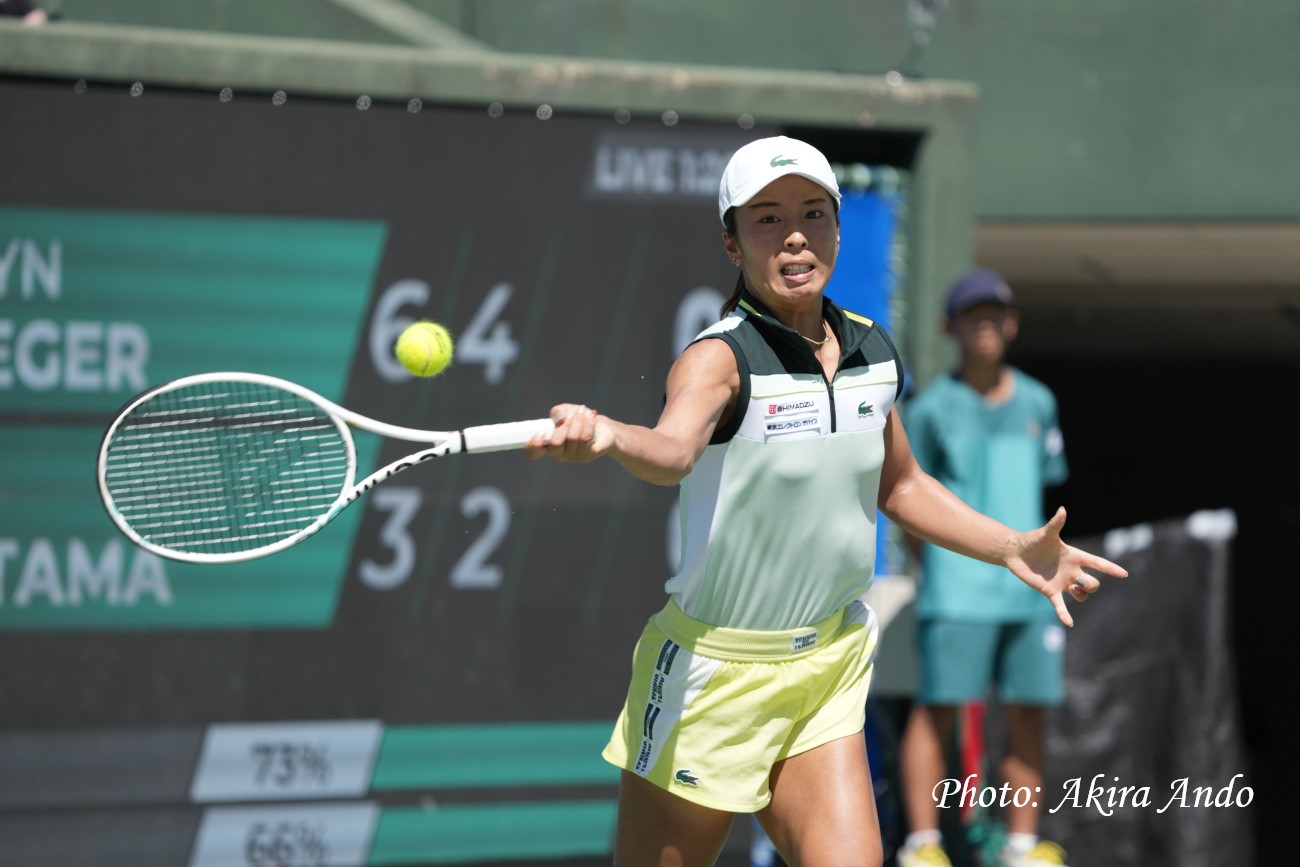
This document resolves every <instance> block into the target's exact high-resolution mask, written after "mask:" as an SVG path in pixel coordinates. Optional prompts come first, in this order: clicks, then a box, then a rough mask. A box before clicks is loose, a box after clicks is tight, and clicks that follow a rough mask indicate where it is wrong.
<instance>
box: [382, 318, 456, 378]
mask: <svg viewBox="0 0 1300 867" xmlns="http://www.w3.org/2000/svg"><path fill="white" fill-rule="evenodd" d="M452 351H453V350H452V342H451V333H450V332H449V331H447V329H446V328H444V327H443V326H441V325H439V324H438V323H437V322H430V321H428V320H427V319H426V320H421V321H419V322H416V323H415V324H414V325H412V326H410V327H409V328H407V329H406V330H405V331H403V332H402V334H401V336H400V337H398V338H397V345H396V346H395V347H394V353H395V354H396V355H397V360H398V361H400V362H402V367H405V368H406V369H407V370H409V371H410V372H411V373H412V374H413V375H414V376H437V375H438V374H440V373H442V372H443V371H444V370H446V369H447V365H449V364H451V356H452Z"/></svg>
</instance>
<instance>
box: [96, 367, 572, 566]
mask: <svg viewBox="0 0 1300 867" xmlns="http://www.w3.org/2000/svg"><path fill="white" fill-rule="evenodd" d="M349 426H351V427H356V428H359V429H361V430H366V431H370V432H372V433H377V434H380V435H381V436H385V437H390V438H394V439H401V440H407V441H411V442H420V443H428V444H429V445H430V447H429V448H425V449H422V450H420V451H416V452H412V453H411V454H409V455H407V456H406V457H404V458H402V459H401V460H398V461H394V462H393V463H391V464H389V465H388V466H386V467H383V468H381V469H379V470H376V471H375V472H374V473H372V474H370V475H369V476H367V477H366V478H364V479H362V480H361V481H360V482H358V481H356V471H357V456H356V447H355V445H354V443H353V441H352V433H351V431H350V429H349ZM552 430H554V425H552V423H551V421H550V420H549V419H544V418H543V419H535V420H533V421H519V422H509V423H506V424H491V425H482V426H479V427H467V428H465V429H464V430H458V431H427V430H416V429H413V428H405V427H397V426H396V425H391V424H384V423H383V422H379V421H375V420H374V419H369V418H366V417H365V416H362V415H358V414H357V413H354V412H351V411H349V410H346V409H344V408H343V407H341V406H339V405H338V404H335V403H333V402H331V401H329V400H327V399H325V398H324V397H322V396H320V395H319V394H316V393H315V392H313V391H311V390H310V389H307V388H304V387H303V386H301V385H297V384H296V383H292V382H287V381H285V380H283V379H277V378H275V377H273V376H263V375H261V374H256V373H202V374H198V375H196V376H187V377H184V378H182V379H177V380H173V381H171V382H168V383H166V384H164V385H160V386H158V387H156V388H153V389H150V390H149V391H147V392H145V393H144V394H141V395H139V396H138V397H135V398H134V399H132V400H131V401H130V402H129V403H128V404H127V405H126V406H125V407H124V408H123V409H122V410H121V412H120V413H119V414H118V415H117V417H116V418H115V419H114V420H113V422H112V424H110V425H109V427H108V430H107V431H106V432H105V434H104V440H103V442H102V443H101V444H100V447H99V472H98V475H99V492H100V495H101V496H102V497H103V500H104V506H105V508H107V509H108V514H109V516H110V517H111V518H112V519H113V522H114V523H115V524H117V526H118V528H119V529H120V530H121V531H122V532H123V533H124V534H126V536H127V538H129V539H130V540H131V541H132V542H134V543H136V544H137V545H139V546H140V547H142V548H144V549H146V550H148V551H152V552H153V553H155V554H158V555H160V556H163V557H169V558H171V559H173V560H183V561H187V562H191V563H233V562H236V561H239V560H251V559H254V558H256V557H265V556H267V555H268V554H274V553H275V552H277V551H283V550H284V549H285V548H289V547H291V546H293V545H296V544H298V543H299V542H301V541H303V540H304V539H306V538H308V537H309V536H311V535H313V534H314V533H316V532H317V531H318V530H320V529H321V528H322V527H324V526H325V525H326V524H328V523H329V522H330V521H332V520H333V519H334V518H335V517H336V516H337V515H338V514H339V513H340V512H342V511H343V509H345V508H346V507H347V506H348V505H349V504H351V503H352V502H353V501H355V500H356V499H357V498H358V497H360V496H361V495H362V494H363V493H365V492H366V491H368V490H369V489H370V488H373V487H374V486H375V485H377V484H379V483H380V482H382V481H384V480H385V479H388V478H390V477H391V476H393V475H395V474H397V473H399V472H401V471H402V470H404V469H406V468H407V467H411V466H414V465H415V464H418V463H420V462H422V461H427V460H429V459H431V458H437V457H442V456H443V455H452V454H460V453H462V452H491V451H501V450H504V449H518V448H523V446H524V444H525V443H527V442H528V440H529V439H531V438H532V436H533V435H534V434H536V433H539V432H545V433H548V434H549V433H550V432H551V431H552Z"/></svg>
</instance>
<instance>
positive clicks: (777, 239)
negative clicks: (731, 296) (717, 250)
mask: <svg viewBox="0 0 1300 867" xmlns="http://www.w3.org/2000/svg"><path fill="white" fill-rule="evenodd" d="M723 239H724V240H725V242H726V246H727V253H728V254H729V255H730V256H731V258H732V259H733V260H734V259H736V258H739V259H740V260H741V266H740V267H741V268H742V269H743V270H744V273H745V282H746V284H747V285H748V286H749V289H750V291H751V292H753V293H754V294H755V295H756V296H758V298H759V300H761V301H762V302H763V303H765V304H767V305H768V306H769V307H772V308H773V309H779V308H785V307H790V306H797V305H799V304H800V303H801V302H806V301H808V300H809V299H813V300H816V301H817V303H818V304H820V303H821V295H822V291H823V290H824V289H825V288H826V284H827V282H828V281H829V280H830V278H831V272H832V271H833V270H834V269H835V257H836V255H837V254H838V253H839V249H840V222H839V218H838V217H836V215H835V203H834V202H833V201H832V199H831V194H830V193H828V192H826V190H825V188H824V187H822V186H821V185H820V184H818V183H815V182H814V181H810V180H808V179H807V178H804V177H800V176H799V175H786V176H785V177H782V178H778V179H777V180H775V181H773V182H772V183H770V184H768V185H767V186H766V187H764V188H763V189H762V190H760V191H759V192H758V194H757V195H755V196H754V198H752V199H750V200H749V202H748V203H747V204H745V205H742V206H740V207H739V208H737V209H736V234H735V235H734V236H732V235H730V234H728V233H725V232H724V233H723Z"/></svg>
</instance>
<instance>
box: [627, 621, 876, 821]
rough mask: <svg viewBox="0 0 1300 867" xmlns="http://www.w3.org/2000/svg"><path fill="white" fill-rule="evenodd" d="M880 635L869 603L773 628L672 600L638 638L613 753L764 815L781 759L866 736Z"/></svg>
mask: <svg viewBox="0 0 1300 867" xmlns="http://www.w3.org/2000/svg"><path fill="white" fill-rule="evenodd" d="M876 638H877V627H876V617H875V614H874V613H873V612H872V611H871V609H870V608H869V607H867V606H866V605H864V604H863V603H862V602H860V601H854V602H852V603H850V604H849V605H847V606H845V607H844V608H842V609H840V610H839V611H838V612H836V613H835V614H833V615H831V616H830V617H828V618H826V619H825V620H823V621H822V622H820V623H817V624H814V625H812V626H809V627H806V628H803V629H794V630H788V631H772V632H768V631H751V630H745V629H725V628H721V627H717V626H710V625H708V624H706V623H701V622H700V621H698V620H695V619H693V618H691V617H689V616H687V615H686V614H685V613H684V612H683V611H682V610H681V609H680V608H678V607H677V605H676V604H675V603H674V602H671V601H670V602H669V603H668V606H667V607H666V608H664V610H663V611H660V612H659V613H658V614H656V615H655V616H654V617H652V618H650V622H649V623H647V624H646V628H645V631H644V632H642V634H641V639H640V640H639V641H638V642H637V645H636V651H635V653H634V655H633V660H632V683H631V685H630V686H629V687H628V694H627V702H626V704H624V706H623V711H622V713H621V714H620V715H619V719H618V725H617V727H616V728H615V729H614V734H613V736H612V737H611V738H610V741H609V744H608V745H607V746H606V747H605V750H604V753H603V755H604V757H605V760H606V761H608V762H610V763H611V764H614V765H617V766H618V767H620V768H623V769H625V770H627V771H630V772H632V773H634V774H637V775H638V776H641V777H644V778H645V779H647V780H649V781H650V782H652V783H654V784H655V785H657V786H659V787H660V788H663V789H667V790H668V791H670V792H672V793H673V794H676V795H680V796H681V797H683V798H685V799H687V800H688V801H693V802H695V803H697V804H703V805H704V806H706V807H713V808H714V809H717V810H727V811H730V812H736V813H753V812H756V811H758V810H761V809H763V808H764V807H766V806H767V804H768V802H769V801H771V800H772V791H771V789H770V788H769V787H768V778H769V776H770V775H771V773H772V766H773V765H775V764H776V763H777V762H779V761H781V760H782V759H785V758H788V757H790V756H793V755H798V754H799V753H802V752H807V751H808V750H810V749H812V748H813V747H817V746H820V745H822V744H824V743H828V742H830V741H833V740H836V739H837V738H842V737H847V736H849V735H853V734H856V733H859V732H861V731H862V727H863V725H864V723H865V722H866V702H867V690H868V688H869V687H870V685H871V671H872V660H873V658H874V656H875V651H876Z"/></svg>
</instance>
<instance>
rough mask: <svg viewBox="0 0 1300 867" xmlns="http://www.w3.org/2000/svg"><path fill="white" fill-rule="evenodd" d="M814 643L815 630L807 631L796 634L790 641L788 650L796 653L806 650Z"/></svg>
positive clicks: (815, 638)
mask: <svg viewBox="0 0 1300 867" xmlns="http://www.w3.org/2000/svg"><path fill="white" fill-rule="evenodd" d="M816 643H817V633H816V632H808V633H805V634H804V635H796V636H795V637H794V638H793V639H792V640H791V641H790V652H791V653H798V652H799V651H801V650H807V649H808V648H810V647H812V646H813V645H814V644H816Z"/></svg>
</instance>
